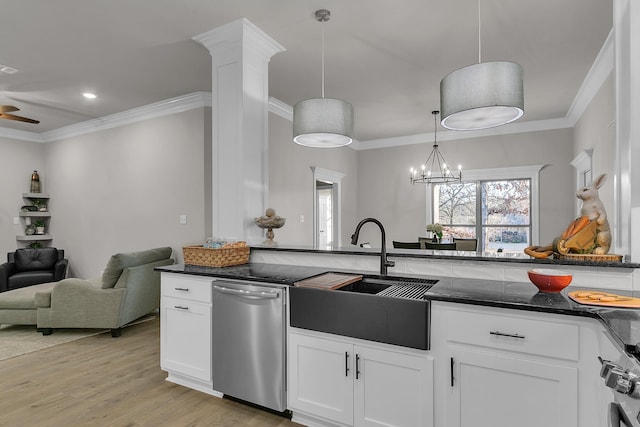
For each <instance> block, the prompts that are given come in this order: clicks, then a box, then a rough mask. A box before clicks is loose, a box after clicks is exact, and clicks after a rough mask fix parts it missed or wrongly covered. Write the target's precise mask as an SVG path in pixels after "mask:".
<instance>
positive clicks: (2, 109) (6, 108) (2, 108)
mask: <svg viewBox="0 0 640 427" xmlns="http://www.w3.org/2000/svg"><path fill="white" fill-rule="evenodd" d="M18 110H19V108H18V107H14V106H13V105H0V113H10V112H12V111H18Z"/></svg>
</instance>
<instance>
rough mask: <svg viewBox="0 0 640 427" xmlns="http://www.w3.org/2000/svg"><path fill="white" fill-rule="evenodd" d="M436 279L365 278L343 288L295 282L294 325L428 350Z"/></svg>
mask: <svg viewBox="0 0 640 427" xmlns="http://www.w3.org/2000/svg"><path fill="white" fill-rule="evenodd" d="M435 282H437V281H435V280H423V279H405V278H401V279H400V278H380V277H364V278H363V279H362V280H360V281H358V282H354V283H352V284H350V285H347V286H344V287H342V288H340V289H338V290H324V289H315V288H307V287H296V286H292V287H291V288H290V290H289V298H290V303H291V307H290V313H291V319H290V320H291V326H293V327H296V328H303V329H310V330H314V331H319V332H327V333H331V334H336V335H343V336H347V337H353V338H360V339H365V340H370V341H376V342H383V343H387V344H395V345H400V346H403V347H411V348H417V349H423V350H428V349H429V317H430V315H429V302H428V301H425V300H424V299H423V298H422V296H423V295H424V293H425V292H426V291H427V289H428V288H429V287H430V286H432V285H433V284H434V283H435Z"/></svg>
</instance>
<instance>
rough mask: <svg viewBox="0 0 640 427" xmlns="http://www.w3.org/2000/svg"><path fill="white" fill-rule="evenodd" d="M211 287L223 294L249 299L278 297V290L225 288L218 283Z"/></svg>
mask: <svg viewBox="0 0 640 427" xmlns="http://www.w3.org/2000/svg"><path fill="white" fill-rule="evenodd" d="M213 288H214V289H215V290H216V291H218V292H221V293H223V294H229V295H235V296H238V297H242V298H249V299H277V298H279V297H280V292H278V291H269V292H264V291H249V290H246V289H233V288H226V287H224V286H219V285H213Z"/></svg>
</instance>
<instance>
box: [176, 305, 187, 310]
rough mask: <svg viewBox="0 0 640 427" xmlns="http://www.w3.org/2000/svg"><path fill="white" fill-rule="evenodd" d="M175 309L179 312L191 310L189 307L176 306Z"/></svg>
mask: <svg viewBox="0 0 640 427" xmlns="http://www.w3.org/2000/svg"><path fill="white" fill-rule="evenodd" d="M173 308H177V309H178V310H189V307H185V306H183V305H174V306H173Z"/></svg>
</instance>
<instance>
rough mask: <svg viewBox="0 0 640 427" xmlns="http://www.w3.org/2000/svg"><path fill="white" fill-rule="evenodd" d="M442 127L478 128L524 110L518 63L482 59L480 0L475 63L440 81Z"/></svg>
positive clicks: (512, 118)
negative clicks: (476, 59) (476, 60)
mask: <svg viewBox="0 0 640 427" xmlns="http://www.w3.org/2000/svg"><path fill="white" fill-rule="evenodd" d="M440 110H441V111H442V116H441V117H442V121H441V124H442V126H443V127H445V128H447V129H452V130H478V129H487V128H492V127H496V126H501V125H504V124H507V123H511V122H513V121H515V120H518V119H519V118H520V117H522V115H523V114H524V92H523V89H522V67H521V66H520V65H519V64H516V63H514V62H500V61H498V62H485V63H483V62H482V39H481V19H480V0H478V63H477V64H474V65H469V66H468V67H464V68H461V69H459V70H456V71H453V72H451V73H449V74H448V75H446V76H445V77H444V78H443V79H442V80H441V81H440Z"/></svg>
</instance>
